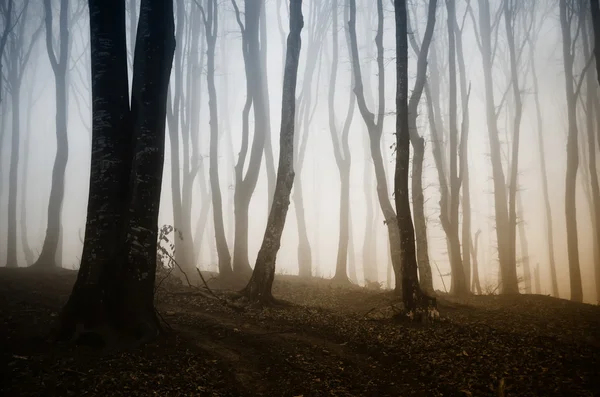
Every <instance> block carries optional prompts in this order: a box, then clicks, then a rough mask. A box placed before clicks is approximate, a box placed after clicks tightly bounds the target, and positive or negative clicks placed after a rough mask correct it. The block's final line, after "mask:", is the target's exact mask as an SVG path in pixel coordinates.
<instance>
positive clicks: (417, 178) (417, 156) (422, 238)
mask: <svg viewBox="0 0 600 397" xmlns="http://www.w3.org/2000/svg"><path fill="white" fill-rule="evenodd" d="M436 8H437V0H430V1H429V10H428V16H427V26H426V28H425V35H424V36H423V43H422V44H421V46H420V48H419V45H418V44H417V42H416V40H415V37H414V35H410V38H409V40H411V44H412V47H413V49H414V50H415V52H416V53H417V54H418V58H417V78H416V80H415V85H414V87H413V90H412V94H411V96H410V99H409V101H408V117H409V121H408V124H409V128H410V141H411V144H412V147H413V150H414V154H413V168H412V191H411V193H412V202H413V210H414V216H415V230H416V239H417V261H418V263H419V278H420V282H421V287H422V288H423V289H424V290H425V291H427V292H430V293H432V292H433V277H432V274H431V264H430V263H429V247H428V244H427V222H426V219H425V208H424V207H425V199H424V195H423V161H424V159H425V139H424V138H423V137H422V136H420V135H419V132H418V131H417V116H418V108H419V102H420V100H421V95H422V94H423V88H424V86H425V81H426V79H427V56H428V54H429V45H430V44H431V39H432V37H433V29H434V26H435V13H436ZM406 22H407V24H408V27H407V28H408V29H410V19H409V18H407V20H406Z"/></svg>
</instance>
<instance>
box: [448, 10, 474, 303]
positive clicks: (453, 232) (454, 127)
mask: <svg viewBox="0 0 600 397" xmlns="http://www.w3.org/2000/svg"><path fill="white" fill-rule="evenodd" d="M446 8H447V9H448V51H449V53H448V69H449V81H450V98H449V101H448V106H449V118H448V119H449V121H448V122H449V130H450V175H449V177H450V211H449V215H450V217H449V219H448V222H447V223H446V225H445V226H444V227H445V228H447V229H448V231H449V233H448V240H449V241H450V252H449V253H450V267H451V268H452V284H451V286H450V293H451V294H455V295H463V294H466V293H467V292H468V289H469V286H468V285H467V284H466V280H465V270H464V267H463V264H462V256H461V255H462V254H461V246H460V236H459V212H458V208H459V202H460V200H459V194H460V185H461V181H460V176H459V174H458V171H459V170H458V161H457V156H458V124H457V115H458V111H457V104H456V102H457V87H456V75H457V72H456V34H455V32H454V31H455V29H456V27H455V26H454V25H455V24H456V10H455V3H454V0H447V1H446Z"/></svg>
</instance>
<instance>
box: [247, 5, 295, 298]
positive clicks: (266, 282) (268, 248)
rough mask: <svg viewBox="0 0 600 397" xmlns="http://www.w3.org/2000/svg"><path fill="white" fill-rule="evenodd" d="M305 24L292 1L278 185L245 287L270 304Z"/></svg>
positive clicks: (290, 177) (289, 178)
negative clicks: (301, 35)
mask: <svg viewBox="0 0 600 397" xmlns="http://www.w3.org/2000/svg"><path fill="white" fill-rule="evenodd" d="M303 25H304V20H303V16H302V0H290V33H289V36H288V40H287V51H286V63H285V71H284V75H283V93H282V99H281V129H280V138H279V166H278V168H277V184H276V186H275V196H274V199H273V204H272V206H271V211H270V212H269V219H268V221H267V227H266V230H265V235H264V238H263V242H262V245H261V247H260V250H259V251H258V256H257V259H256V265H255V267H254V271H253V273H252V277H251V278H250V281H249V282H248V285H247V286H246V288H245V289H244V290H243V293H244V294H245V295H246V296H247V297H248V298H249V299H250V300H252V301H258V302H261V303H267V304H268V303H273V301H274V298H273V295H272V293H271V289H272V286H273V280H274V278H275V260H276V256H277V252H278V251H279V247H280V244H281V235H282V233H283V228H284V225H285V219H286V215H287V210H288V208H289V205H290V195H291V191H292V186H293V184H294V127H295V126H294V124H295V112H296V103H295V102H296V81H297V77H298V61H299V58H300V46H301V39H300V33H301V31H302V27H303Z"/></svg>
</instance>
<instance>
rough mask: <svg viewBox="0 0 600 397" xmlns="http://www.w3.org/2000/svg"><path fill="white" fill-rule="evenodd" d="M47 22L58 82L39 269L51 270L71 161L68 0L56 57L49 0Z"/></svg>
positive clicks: (62, 14) (63, 2)
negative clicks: (68, 92)
mask: <svg viewBox="0 0 600 397" xmlns="http://www.w3.org/2000/svg"><path fill="white" fill-rule="evenodd" d="M44 12H45V21H46V49H47V50H48V57H49V58H50V65H52V70H53V71H54V78H55V82H56V158H55V160H54V168H53V169H52V185H51V190H50V201H49V203H48V223H47V228H46V237H45V239H44V245H43V246H42V252H41V254H40V257H39V258H38V260H37V261H36V263H35V264H34V266H36V267H43V268H52V267H55V266H58V267H61V266H62V255H59V256H57V251H59V249H58V244H59V242H60V240H61V239H60V233H61V222H60V218H61V213H62V205H63V199H64V195H65V171H66V168H67V161H68V158H69V146H68V145H69V141H68V135H67V108H68V103H67V63H68V60H69V54H68V50H69V29H68V28H69V26H68V23H69V21H68V17H69V0H61V3H60V23H59V25H60V40H59V42H60V49H59V54H58V55H57V54H55V51H54V48H53V44H52V43H53V40H54V35H53V30H52V7H51V4H50V0H44ZM60 251H61V252H62V249H61V250H60Z"/></svg>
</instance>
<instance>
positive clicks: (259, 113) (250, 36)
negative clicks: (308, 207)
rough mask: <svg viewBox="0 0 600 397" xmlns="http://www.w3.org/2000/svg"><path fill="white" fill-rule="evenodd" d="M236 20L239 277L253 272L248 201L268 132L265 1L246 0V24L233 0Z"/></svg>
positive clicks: (235, 263)
mask: <svg viewBox="0 0 600 397" xmlns="http://www.w3.org/2000/svg"><path fill="white" fill-rule="evenodd" d="M232 3H233V6H234V8H235V13H236V19H237V22H238V25H239V27H240V31H241V33H242V55H243V57H244V66H245V71H246V103H245V104H244V110H243V112H242V146H241V149H240V154H239V157H238V161H237V163H236V165H235V193H234V206H235V240H234V246H233V271H234V273H236V274H239V275H249V274H250V273H251V272H252V269H251V268H250V262H249V260H248V230H249V221H248V215H249V214H248V211H249V206H250V199H251V198H252V194H253V193H254V189H255V188H256V183H257V181H258V176H259V173H260V166H261V162H262V156H263V152H264V147H265V139H266V133H267V131H266V130H267V126H266V107H265V106H266V104H265V94H264V92H263V90H264V89H265V85H264V84H263V82H262V80H263V79H264V78H266V76H263V74H262V71H263V68H262V66H261V55H260V45H259V17H260V13H261V8H262V7H264V0H245V7H244V10H245V15H244V17H245V23H243V22H242V18H241V13H240V10H239V8H238V6H237V3H236V2H235V0H232ZM250 108H253V109H254V139H253V141H252V147H251V149H250V159H249V162H248V170H247V171H246V174H245V175H244V166H245V164H246V157H247V155H248V146H249V145H248V141H249V125H248V124H249V115H250Z"/></svg>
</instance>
